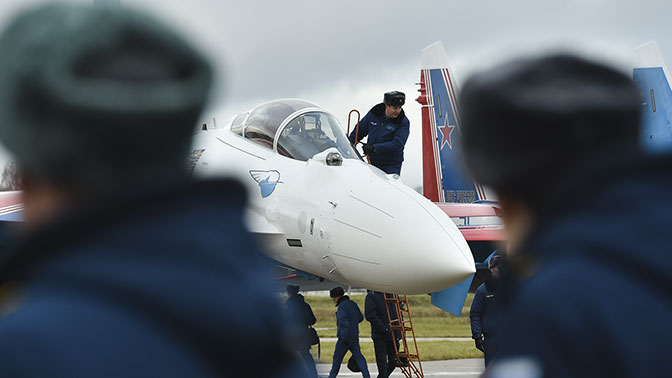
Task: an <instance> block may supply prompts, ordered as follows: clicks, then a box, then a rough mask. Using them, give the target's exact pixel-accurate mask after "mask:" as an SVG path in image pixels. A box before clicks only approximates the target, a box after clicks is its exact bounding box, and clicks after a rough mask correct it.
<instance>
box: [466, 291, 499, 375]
mask: <svg viewBox="0 0 672 378" xmlns="http://www.w3.org/2000/svg"><path fill="white" fill-rule="evenodd" d="M499 299H500V298H499V295H498V290H497V285H496V284H495V282H494V280H492V278H488V281H486V282H484V283H482V284H481V286H479V287H478V289H476V294H474V300H473V302H471V309H470V310H469V320H470V321H471V335H472V336H471V337H472V338H473V339H477V338H481V337H482V338H483V349H484V350H483V356H484V358H485V365H486V366H487V365H488V364H489V363H490V361H492V358H493V357H494V356H495V354H496V352H497V334H498V332H499V328H500V317H501V312H502V310H501V308H500V307H501V306H500V305H499Z"/></svg>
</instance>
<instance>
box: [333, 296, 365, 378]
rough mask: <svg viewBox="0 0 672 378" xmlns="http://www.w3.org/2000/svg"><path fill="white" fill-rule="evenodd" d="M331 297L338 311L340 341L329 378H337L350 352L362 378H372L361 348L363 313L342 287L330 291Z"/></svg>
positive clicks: (337, 322)
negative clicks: (360, 327) (342, 363)
mask: <svg viewBox="0 0 672 378" xmlns="http://www.w3.org/2000/svg"><path fill="white" fill-rule="evenodd" d="M329 296H330V297H331V299H332V300H333V301H334V303H336V306H337V307H338V310H337V311H336V327H337V331H336V333H337V336H338V341H336V347H335V349H334V360H333V363H332V365H331V371H330V372H329V378H336V376H337V375H338V371H339V370H340V369H341V362H343V357H345V353H346V352H347V351H350V353H352V357H353V358H354V359H355V361H356V362H357V366H358V367H359V369H360V370H361V371H362V377H364V378H370V375H369V368H368V367H367V366H366V360H365V359H364V356H363V355H362V351H361V350H360V348H359V323H361V322H362V320H364V316H362V312H361V311H360V310H359V307H358V306H357V303H355V302H353V301H352V300H350V297H348V296H347V295H345V292H344V291H343V288H342V287H340V286H339V287H335V288H333V289H331V290H330V291H329Z"/></svg>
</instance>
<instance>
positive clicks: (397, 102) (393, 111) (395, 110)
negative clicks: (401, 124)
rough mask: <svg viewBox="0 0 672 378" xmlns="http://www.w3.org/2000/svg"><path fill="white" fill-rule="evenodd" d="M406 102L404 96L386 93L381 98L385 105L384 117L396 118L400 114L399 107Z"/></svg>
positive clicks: (395, 92) (400, 93)
mask: <svg viewBox="0 0 672 378" xmlns="http://www.w3.org/2000/svg"><path fill="white" fill-rule="evenodd" d="M405 102H406V95H405V94H403V93H402V92H399V91H392V92H387V93H385V95H384V96H383V103H384V104H385V117H387V118H397V117H398V116H399V113H401V107H402V106H404V103H405Z"/></svg>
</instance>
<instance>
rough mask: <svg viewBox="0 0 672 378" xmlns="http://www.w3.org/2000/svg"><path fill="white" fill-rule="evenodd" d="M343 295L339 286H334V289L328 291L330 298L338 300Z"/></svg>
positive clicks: (343, 292)
mask: <svg viewBox="0 0 672 378" xmlns="http://www.w3.org/2000/svg"><path fill="white" fill-rule="evenodd" d="M344 295H345V291H343V288H342V287H340V286H336V287H335V288H333V289H331V290H329V296H330V297H332V298H338V297H342V296H344Z"/></svg>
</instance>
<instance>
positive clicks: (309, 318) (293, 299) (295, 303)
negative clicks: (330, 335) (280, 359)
mask: <svg viewBox="0 0 672 378" xmlns="http://www.w3.org/2000/svg"><path fill="white" fill-rule="evenodd" d="M286 315H287V323H288V327H287V328H288V329H289V330H290V337H291V341H292V346H293V347H294V348H295V349H296V350H297V351H298V352H299V354H300V356H301V359H302V360H303V365H304V366H305V368H306V372H307V374H308V376H309V377H314V378H317V367H316V366H315V360H314V359H313V356H312V355H311V354H310V346H311V343H310V342H311V340H310V338H311V335H310V333H309V332H310V329H309V328H308V327H310V326H312V325H313V324H315V323H316V322H317V319H316V318H315V314H314V313H313V309H312V308H311V307H310V305H309V304H308V303H307V302H306V300H305V298H304V297H303V295H301V294H295V295H292V296H290V297H289V298H287V311H286Z"/></svg>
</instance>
